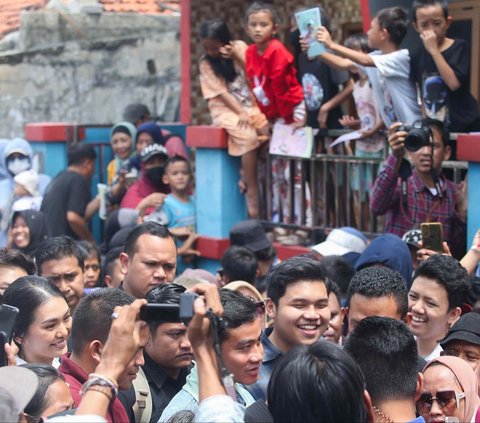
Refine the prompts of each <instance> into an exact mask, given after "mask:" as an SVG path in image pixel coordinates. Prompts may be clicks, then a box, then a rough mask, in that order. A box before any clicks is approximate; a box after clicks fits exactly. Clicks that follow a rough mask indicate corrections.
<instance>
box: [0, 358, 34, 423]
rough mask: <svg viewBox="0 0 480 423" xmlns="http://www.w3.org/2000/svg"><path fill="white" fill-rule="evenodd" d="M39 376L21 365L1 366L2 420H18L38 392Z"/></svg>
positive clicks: (0, 408)
mask: <svg viewBox="0 0 480 423" xmlns="http://www.w3.org/2000/svg"><path fill="white" fill-rule="evenodd" d="M37 387H38V377H37V375H36V374H35V373H34V372H32V371H31V370H30V369H26V368H24V367H20V366H5V367H0V421H2V422H7V421H8V422H13V421H14V422H16V421H18V417H19V414H20V413H22V412H23V410H24V409H25V407H26V406H27V405H28V403H29V402H30V400H31V399H32V398H33V396H34V395H35V392H37Z"/></svg>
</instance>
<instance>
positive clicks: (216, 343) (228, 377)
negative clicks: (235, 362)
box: [207, 311, 237, 401]
mask: <svg viewBox="0 0 480 423" xmlns="http://www.w3.org/2000/svg"><path fill="white" fill-rule="evenodd" d="M207 316H208V318H209V319H210V321H211V324H212V330H213V347H214V349H215V354H216V355H217V358H218V362H219V363H220V380H221V381H222V385H223V387H224V388H225V391H226V392H227V395H228V396H229V397H231V398H232V399H233V400H234V401H236V400H237V393H236V391H235V384H234V381H233V374H232V373H229V372H228V370H227V368H226V367H225V362H224V361H223V358H222V352H221V348H220V337H219V335H218V333H219V330H220V328H222V327H225V326H226V323H225V321H224V320H223V319H222V318H221V317H218V316H216V315H215V314H213V313H212V312H211V311H208V312H207Z"/></svg>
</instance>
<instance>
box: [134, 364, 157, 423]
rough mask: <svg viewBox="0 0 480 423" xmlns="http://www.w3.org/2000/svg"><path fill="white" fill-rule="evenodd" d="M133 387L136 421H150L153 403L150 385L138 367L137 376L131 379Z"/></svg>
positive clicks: (141, 422)
mask: <svg viewBox="0 0 480 423" xmlns="http://www.w3.org/2000/svg"><path fill="white" fill-rule="evenodd" d="M133 389H134V390H135V403H134V404H133V407H132V409H133V413H134V415H135V421H136V422H137V423H150V418H151V417H152V411H153V405H152V394H151V392H150V386H149V385H148V381H147V377H146V376H145V373H144V372H143V369H142V368H141V367H140V369H139V370H138V373H137V377H136V378H135V379H134V380H133Z"/></svg>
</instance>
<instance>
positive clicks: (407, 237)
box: [402, 229, 422, 249]
mask: <svg viewBox="0 0 480 423" xmlns="http://www.w3.org/2000/svg"><path fill="white" fill-rule="evenodd" d="M421 240H422V232H421V231H420V229H410V230H409V231H407V232H405V233H404V234H403V236H402V241H404V242H406V243H407V244H408V245H409V246H412V247H415V248H417V249H419V248H420V246H419V245H418V243H419V242H420V241H421Z"/></svg>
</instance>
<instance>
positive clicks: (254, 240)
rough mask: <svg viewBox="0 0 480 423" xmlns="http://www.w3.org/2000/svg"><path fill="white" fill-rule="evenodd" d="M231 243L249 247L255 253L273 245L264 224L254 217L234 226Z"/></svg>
mask: <svg viewBox="0 0 480 423" xmlns="http://www.w3.org/2000/svg"><path fill="white" fill-rule="evenodd" d="M230 244H231V245H238V246H240V247H246V248H249V249H250V250H252V251H253V252H254V253H255V252H257V251H261V250H265V249H267V248H269V247H271V246H272V243H271V242H270V240H269V239H268V238H267V236H266V235H265V230H264V229H263V226H262V224H261V223H260V222H259V221H258V220H254V219H249V220H244V221H242V222H239V223H237V224H235V225H233V226H232V229H230Z"/></svg>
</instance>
